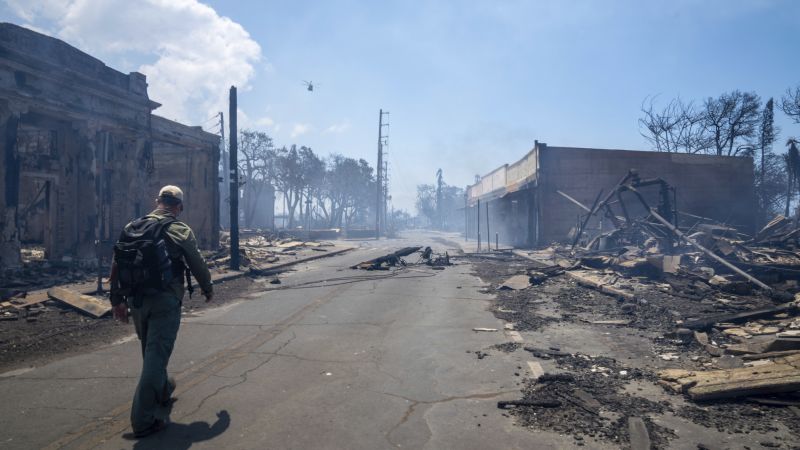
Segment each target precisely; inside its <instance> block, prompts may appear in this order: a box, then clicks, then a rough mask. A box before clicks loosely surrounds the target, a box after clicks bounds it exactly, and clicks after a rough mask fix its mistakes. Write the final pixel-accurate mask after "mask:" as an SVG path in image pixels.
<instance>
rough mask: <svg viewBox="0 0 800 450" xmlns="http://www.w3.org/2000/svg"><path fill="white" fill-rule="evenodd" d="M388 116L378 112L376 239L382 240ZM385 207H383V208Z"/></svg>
mask: <svg viewBox="0 0 800 450" xmlns="http://www.w3.org/2000/svg"><path fill="white" fill-rule="evenodd" d="M384 114H385V115H386V116H388V115H389V111H386V112H384V111H383V109H381V110H380V111H379V112H378V164H377V166H375V171H376V172H377V180H376V183H375V184H376V185H377V191H378V192H377V195H376V198H375V239H380V238H381V220H382V217H383V211H384V210H385V209H386V198H385V197H384V196H385V193H384V191H385V189H384V185H383V171H384V168H383V146H384V145H385V144H386V142H385V139H386V138H387V136H384V135H383V127H385V126H389V124H388V123H383V115H384ZM381 206H383V207H381Z"/></svg>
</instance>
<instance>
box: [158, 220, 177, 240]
mask: <svg viewBox="0 0 800 450" xmlns="http://www.w3.org/2000/svg"><path fill="white" fill-rule="evenodd" d="M156 221H157V222H158V225H156V229H155V231H154V232H153V237H154V238H160V237H161V234H162V233H163V232H164V229H165V228H167V227H169V226H170V225H171V224H173V223H175V222H177V221H178V219H176V218H174V217H166V218H164V219H156Z"/></svg>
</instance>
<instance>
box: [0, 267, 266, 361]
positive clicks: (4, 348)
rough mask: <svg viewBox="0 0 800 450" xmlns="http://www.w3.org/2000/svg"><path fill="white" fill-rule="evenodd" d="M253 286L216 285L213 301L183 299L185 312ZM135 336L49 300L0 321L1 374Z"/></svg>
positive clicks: (237, 282) (238, 282) (126, 327)
mask: <svg viewBox="0 0 800 450" xmlns="http://www.w3.org/2000/svg"><path fill="white" fill-rule="evenodd" d="M252 284H253V280H252V279H251V278H248V277H243V278H238V279H234V280H230V281H226V282H222V283H219V284H216V285H215V286H214V290H215V295H214V301H213V302H211V303H208V304H207V303H206V302H205V299H204V298H203V296H202V295H200V294H199V293H198V292H195V295H193V296H192V298H191V299H189V296H188V294H187V295H186V296H185V297H184V301H183V311H184V313H188V312H191V311H196V310H200V309H204V308H208V307H214V306H218V305H220V304H223V303H225V302H229V301H232V300H235V299H237V298H239V297H241V296H242V295H243V294H245V293H247V292H248V291H249V290H250V288H251V286H252ZM133 333H134V330H133V324H132V323H131V324H122V323H119V322H116V321H114V320H113V319H112V318H111V317H110V315H108V316H106V317H103V318H100V319H94V318H91V317H89V316H86V315H84V314H82V313H80V312H78V311H76V310H75V309H72V308H69V307H67V306H65V305H63V304H61V303H59V302H56V301H53V300H48V301H46V302H44V303H42V304H41V306H40V307H35V308H34V307H32V308H30V309H29V310H28V312H27V316H25V317H21V318H20V319H18V320H14V321H3V322H2V326H0V372H5V371H9V370H14V369H19V368H22V367H27V366H30V365H34V364H37V365H38V364H43V363H45V362H47V361H50V360H52V359H55V358H63V357H64V356H68V355H72V354H77V353H84V352H86V351H88V350H91V349H95V348H98V347H101V346H103V345H106V344H109V343H111V342H114V341H116V340H118V339H121V338H123V337H126V336H129V335H131V334H133Z"/></svg>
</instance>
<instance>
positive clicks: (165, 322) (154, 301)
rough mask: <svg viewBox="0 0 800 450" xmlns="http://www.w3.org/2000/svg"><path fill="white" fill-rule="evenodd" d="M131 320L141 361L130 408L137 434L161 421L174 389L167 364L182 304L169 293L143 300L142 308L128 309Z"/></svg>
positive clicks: (132, 423)
mask: <svg viewBox="0 0 800 450" xmlns="http://www.w3.org/2000/svg"><path fill="white" fill-rule="evenodd" d="M137 303H138V302H137ZM131 316H132V318H133V325H134V327H135V328H136V334H137V335H138V336H139V340H140V341H141V344H142V360H143V362H142V375H141V377H140V378H139V385H138V386H137V387H136V394H134V397H133V407H132V408H131V425H132V426H133V431H134V433H138V432H140V431H142V430H145V429H147V428H149V427H150V426H151V425H153V422H155V420H156V419H164V417H162V415H163V414H164V409H165V408H164V404H165V403H167V400H168V399H169V397H170V396H171V395H172V389H174V386H170V385H169V383H168V382H167V364H168V363H169V357H170V355H171V354H172V349H173V347H174V346H175V338H176V337H177V336H178V328H179V327H180V324H181V301H180V299H178V298H177V297H175V295H174V294H173V293H171V292H161V293H157V294H154V295H149V296H143V297H142V299H141V307H138V308H137V307H132V308H131Z"/></svg>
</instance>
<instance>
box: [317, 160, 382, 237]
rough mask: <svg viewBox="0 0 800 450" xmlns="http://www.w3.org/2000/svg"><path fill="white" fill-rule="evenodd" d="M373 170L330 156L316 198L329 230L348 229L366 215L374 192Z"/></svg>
mask: <svg viewBox="0 0 800 450" xmlns="http://www.w3.org/2000/svg"><path fill="white" fill-rule="evenodd" d="M373 172H374V170H373V168H372V167H370V166H369V163H367V161H365V160H363V159H360V160H358V161H356V160H355V159H353V158H347V157H344V156H342V155H338V154H334V155H331V156H330V158H328V160H327V168H326V170H325V174H324V178H323V180H322V188H321V189H320V190H319V192H318V195H317V197H316V200H317V204H318V206H319V207H320V209H321V211H322V214H323V219H324V220H325V222H326V223H327V226H329V227H342V226H345V227H348V226H350V224H351V223H352V222H353V218H354V217H357V216H359V215H361V214H366V211H367V209H368V208H369V205H370V200H371V195H372V191H373V190H374V189H375V177H374V175H373Z"/></svg>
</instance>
